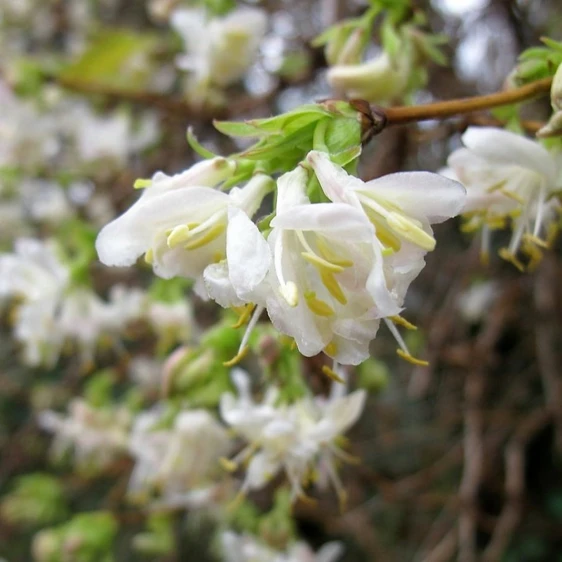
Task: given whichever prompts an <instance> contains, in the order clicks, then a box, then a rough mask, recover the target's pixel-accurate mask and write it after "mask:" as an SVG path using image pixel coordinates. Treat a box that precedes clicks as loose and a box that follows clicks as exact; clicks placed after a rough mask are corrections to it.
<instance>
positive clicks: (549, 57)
mask: <svg viewBox="0 0 562 562" xmlns="http://www.w3.org/2000/svg"><path fill="white" fill-rule="evenodd" d="M541 41H542V42H543V43H544V44H545V46H544V47H531V48H529V49H527V50H525V51H523V52H522V53H521V54H520V55H519V64H518V65H517V67H516V69H515V75H514V79H515V81H516V82H517V83H518V84H527V83H528V82H533V81H535V80H540V79H541V78H548V77H549V76H554V74H555V72H556V69H557V68H558V66H559V65H560V64H562V42H560V41H554V40H553V39H549V38H548V37H542V38H541Z"/></svg>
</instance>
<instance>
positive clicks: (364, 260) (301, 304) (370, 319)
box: [256, 166, 399, 364]
mask: <svg viewBox="0 0 562 562" xmlns="http://www.w3.org/2000/svg"><path fill="white" fill-rule="evenodd" d="M307 179H308V174H307V172H306V170H304V168H302V167H300V166H299V167H297V168H296V169H295V170H293V171H292V172H288V173H287V174H285V175H283V176H282V177H280V178H279V180H278V182H277V207H276V216H275V218H274V219H273V220H272V222H271V227H272V230H271V233H270V235H269V238H268V242H269V246H270V250H271V253H272V266H271V268H270V274H269V276H268V278H267V281H266V283H267V286H268V287H269V290H267V291H266V292H265V295H264V297H263V299H264V304H265V306H266V307H267V311H268V314H269V316H270V318H271V321H272V323H273V324H274V325H275V326H276V328H277V329H278V330H280V331H281V332H283V333H286V334H288V335H290V336H291V337H293V338H294V339H295V341H296V343H297V345H298V347H299V350H300V351H301V353H303V354H304V355H307V356H311V355H315V354H317V353H320V352H321V351H322V350H324V351H326V353H328V354H329V355H330V356H331V357H334V358H335V359H336V360H337V361H339V362H342V363H346V364H357V363H360V362H361V361H363V360H364V359H365V358H366V357H367V356H368V344H369V342H370V341H371V340H372V339H373V338H374V337H375V335H376V332H377V329H378V325H379V320H378V319H379V318H380V317H381V316H385V315H386V314H387V313H391V314H396V313H397V312H398V311H399V307H398V306H397V305H395V303H393V302H392V301H391V299H390V298H388V299H387V302H386V303H383V302H382V300H381V302H380V303H377V302H375V301H373V299H372V297H371V295H370V293H369V291H368V289H367V281H368V279H369V276H370V273H371V271H372V269H373V263H374V260H375V259H376V253H375V252H374V251H373V245H372V242H371V241H372V239H373V237H374V229H373V227H372V225H371V224H370V223H369V221H368V220H367V219H366V217H365V216H364V214H363V213H361V212H360V210H358V209H355V208H354V207H352V206H351V205H347V204H343V203H318V204H311V203H310V201H309V199H308V198H307V197H306V195H305V187H306V182H307ZM259 299H260V294H259V291H258V294H257V295H256V301H257V302H258V303H259ZM385 304H387V305H389V306H390V307H391V310H387V309H385V308H384V306H385Z"/></svg>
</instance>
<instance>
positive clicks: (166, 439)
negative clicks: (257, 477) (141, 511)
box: [129, 409, 231, 502]
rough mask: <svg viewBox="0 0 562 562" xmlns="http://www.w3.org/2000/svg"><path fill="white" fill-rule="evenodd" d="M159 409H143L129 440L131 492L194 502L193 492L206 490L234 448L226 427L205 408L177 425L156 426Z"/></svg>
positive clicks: (181, 416) (189, 412)
mask: <svg viewBox="0 0 562 562" xmlns="http://www.w3.org/2000/svg"><path fill="white" fill-rule="evenodd" d="M159 419H160V413H159V412H158V410H156V409H153V410H150V411H146V412H142V413H140V414H139V415H138V416H137V417H136V419H135V422H134V425H133V430H132V432H131V435H130V439H129V451H130V453H131V455H132V456H133V457H134V458H135V461H136V462H135V468H134V470H133V474H132V476H131V481H130V485H129V488H130V491H131V493H132V494H134V495H139V494H141V495H144V494H147V493H148V495H149V496H150V495H151V493H152V492H153V491H155V490H158V491H159V492H160V495H161V496H162V501H164V502H165V501H166V500H168V499H170V500H173V501H177V498H178V497H184V499H185V500H186V502H188V500H189V495H188V494H189V493H191V492H195V491H197V490H202V489H207V488H208V487H209V486H211V485H213V484H214V483H215V482H216V478H215V476H216V475H217V474H220V465H219V459H220V458H221V457H222V456H224V455H225V454H227V453H228V451H229V450H230V446H231V445H230V444H231V440H230V437H229V436H228V433H227V431H226V429H225V428H224V427H223V426H222V425H221V424H220V423H219V422H218V421H217V420H216V419H215V418H214V417H213V416H212V415H211V414H210V413H209V412H207V411H206V410H184V411H182V412H180V413H179V414H178V415H177V417H176V419H175V421H174V422H173V425H172V427H170V428H161V427H155V426H157V424H158V422H159Z"/></svg>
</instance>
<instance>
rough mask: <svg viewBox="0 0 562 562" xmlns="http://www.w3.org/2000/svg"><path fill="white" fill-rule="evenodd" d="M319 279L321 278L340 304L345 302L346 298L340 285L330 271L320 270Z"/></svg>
mask: <svg viewBox="0 0 562 562" xmlns="http://www.w3.org/2000/svg"><path fill="white" fill-rule="evenodd" d="M320 279H322V283H324V286H325V287H326V289H328V291H329V292H330V294H331V295H332V296H333V297H334V298H335V299H336V300H337V301H338V302H339V303H340V304H347V298H346V296H345V294H344V292H343V290H342V288H341V286H340V284H339V283H338V282H337V280H336V278H335V277H334V275H333V274H332V273H330V272H329V271H324V270H323V271H320Z"/></svg>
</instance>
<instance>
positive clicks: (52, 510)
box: [0, 473, 68, 526]
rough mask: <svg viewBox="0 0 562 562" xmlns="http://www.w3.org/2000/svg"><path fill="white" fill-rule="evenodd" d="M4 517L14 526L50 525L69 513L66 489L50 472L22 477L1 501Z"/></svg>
mask: <svg viewBox="0 0 562 562" xmlns="http://www.w3.org/2000/svg"><path fill="white" fill-rule="evenodd" d="M0 513H1V514H2V517H3V518H4V519H6V521H9V522H10V523H12V524H14V525H33V526H36V525H50V524H52V523H56V522H57V521H61V520H63V519H64V518H65V517H66V516H67V513H68V508H67V505H66V502H65V498H64V489H63V487H62V485H61V483H60V482H59V480H58V479H57V478H56V477H54V476H51V475H49V474H42V473H34V474H26V475H25V476H20V477H19V478H18V479H17V480H16V482H15V485H14V489H13V490H12V491H11V492H10V493H9V494H7V495H6V496H4V498H3V499H2V502H1V503H0Z"/></svg>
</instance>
